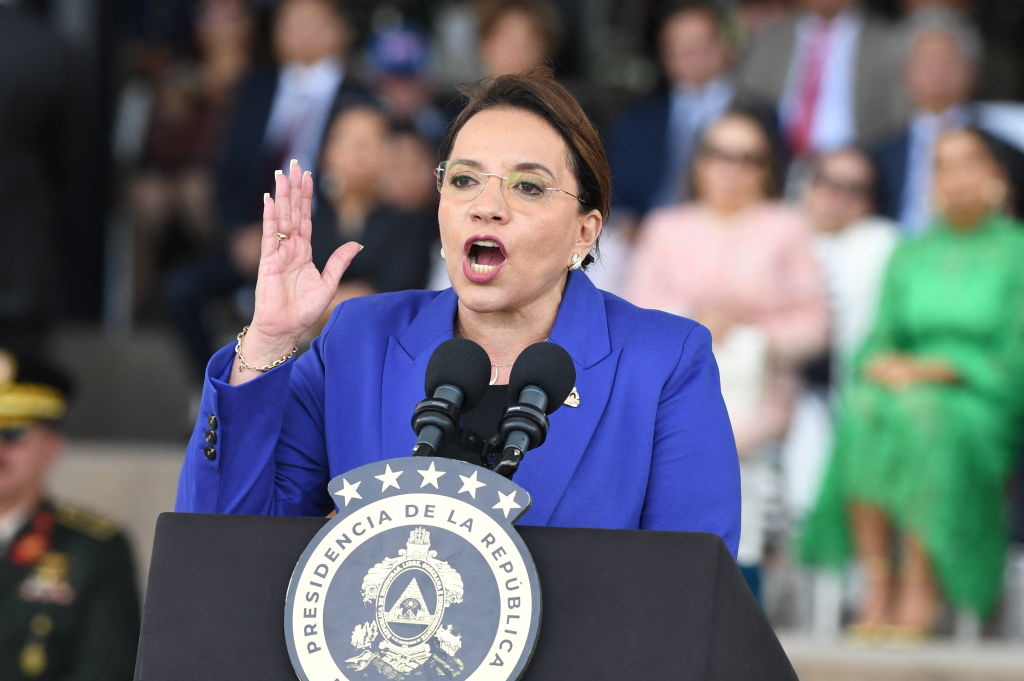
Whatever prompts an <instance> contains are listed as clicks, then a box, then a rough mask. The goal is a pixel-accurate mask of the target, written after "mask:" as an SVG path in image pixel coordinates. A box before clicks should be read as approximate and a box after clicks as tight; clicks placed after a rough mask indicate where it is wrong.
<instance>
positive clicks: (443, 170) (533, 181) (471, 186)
mask: <svg viewBox="0 0 1024 681" xmlns="http://www.w3.org/2000/svg"><path fill="white" fill-rule="evenodd" d="M434 176H435V177H436V178H437V191H438V192H440V193H441V195H442V196H444V197H446V198H449V199H454V200H455V201H472V200H473V199H475V198H476V197H478V196H480V194H482V193H483V191H484V187H485V186H486V185H487V178H489V177H496V178H498V181H499V183H500V185H499V187H500V190H501V191H502V195H503V196H504V197H505V200H506V201H508V202H509V203H512V204H514V205H517V206H519V207H520V208H524V209H530V208H538V207H541V206H546V205H547V204H549V203H551V197H552V196H553V195H554V193H555V192H560V193H562V194H566V195H568V196H571V197H572V198H574V199H576V200H577V201H579V202H580V203H582V202H583V201H582V199H580V197H578V196H576V195H575V194H573V193H571V192H567V191H565V190H564V189H558V188H557V187H552V186H551V182H549V181H548V180H547V179H546V178H544V177H543V176H541V175H538V174H536V173H529V172H512V173H509V174H508V175H499V174H497V173H485V172H482V171H481V170H480V169H479V168H477V167H475V166H472V165H469V164H467V163H452V162H451V161H443V162H442V163H441V165H439V166H437V167H436V168H434ZM506 185H507V186H508V187H509V190H508V191H507V192H506V191H505V187H506Z"/></svg>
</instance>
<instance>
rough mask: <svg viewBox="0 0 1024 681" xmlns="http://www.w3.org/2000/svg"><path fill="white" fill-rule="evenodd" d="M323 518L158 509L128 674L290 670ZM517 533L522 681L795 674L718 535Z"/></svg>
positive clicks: (282, 675)
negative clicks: (302, 580)
mask: <svg viewBox="0 0 1024 681" xmlns="http://www.w3.org/2000/svg"><path fill="white" fill-rule="evenodd" d="M325 522H326V520H325V519H321V518H276V517H260V516H226V515H200V514H177V513H164V514H163V515H161V516H160V519H159V521H158V522H157V530H156V541H155V544H154V547H153V561H152V567H151V568H150V573H149V586H148V589H147V594H146V603H145V608H144V612H143V621H142V637H141V640H140V643H139V657H138V663H137V666H136V671H135V679H136V681H224V680H226V679H245V680H246V681H286V680H287V679H294V678H295V673H294V672H293V671H292V668H291V664H290V662H289V660H288V653H287V651H286V649H285V641H284V599H285V589H286V587H287V584H288V580H289V577H290V576H291V572H292V568H293V567H294V566H295V562H296V560H297V558H298V557H299V555H300V554H301V553H302V551H303V549H304V548H305V547H306V544H307V543H308V542H309V541H310V539H311V538H312V537H313V535H314V534H316V532H317V531H318V530H319V529H320V528H321V527H322V526H323V524H324V523H325ZM519 529H520V533H521V535H522V536H523V539H524V540H525V541H526V544H527V545H528V546H529V548H530V552H531V553H532V554H533V558H534V561H535V562H536V565H537V571H538V573H539V575H540V581H541V588H542V592H543V619H542V622H541V630H540V638H539V642H538V644H537V650H536V652H535V654H534V657H533V660H532V662H531V663H530V666H529V667H528V669H527V671H526V673H525V675H524V676H523V679H525V680H526V681H556V680H557V681H571V680H574V679H580V680H586V681H601V680H604V679H608V680H615V681H622V680H624V679H628V680H629V681H640V680H642V679H651V680H655V679H657V680H658V681H667V680H679V681H691V680H692V681H698V680H700V681H707V680H711V679H716V680H717V679H721V680H726V679H729V680H732V679H735V680H736V681H741V680H742V681H754V680H756V679H772V680H775V679H795V678H796V674H795V673H794V671H793V668H792V667H791V666H790V664H789V661H788V659H787V658H786V655H785V653H784V652H783V650H782V647H781V646H780V645H779V642H778V639H777V638H776V637H775V634H774V633H773V632H772V629H771V627H770V626H769V625H768V622H767V621H766V619H765V617H764V615H763V614H762V612H761V610H760V608H759V607H758V605H757V603H756V601H755V600H754V598H753V596H752V595H751V593H750V591H749V590H748V589H747V587H746V584H745V583H744V582H743V579H742V576H741V575H740V573H739V570H738V569H737V568H736V564H735V563H734V562H733V560H732V557H731V556H730V555H729V552H728V551H727V550H726V548H725V546H724V545H723V544H722V541H721V540H720V539H719V538H718V537H717V536H715V535H709V534H693V533H677V532H648V531H612V530H583V529H562V528H544V527H521V528H519Z"/></svg>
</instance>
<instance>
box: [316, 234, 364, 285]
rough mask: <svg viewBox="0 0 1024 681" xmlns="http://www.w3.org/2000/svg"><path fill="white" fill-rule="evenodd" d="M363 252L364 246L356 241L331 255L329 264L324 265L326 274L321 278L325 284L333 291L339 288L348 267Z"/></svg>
mask: <svg viewBox="0 0 1024 681" xmlns="http://www.w3.org/2000/svg"><path fill="white" fill-rule="evenodd" d="M361 250H363V245H362V244H359V243H356V242H355V241H349V242H348V243H347V244H344V245H342V246H339V247H338V249H337V250H336V251H334V253H332V254H331V257H330V258H329V259H328V260H327V264H326V265H324V272H323V274H322V275H321V276H320V278H321V279H322V280H323V282H324V283H325V284H329V285H330V287H331V288H332V289H336V288H338V282H340V281H341V275H343V274H345V270H347V269H348V266H349V265H351V264H352V260H353V258H355V257H356V256H357V255H359V251H361Z"/></svg>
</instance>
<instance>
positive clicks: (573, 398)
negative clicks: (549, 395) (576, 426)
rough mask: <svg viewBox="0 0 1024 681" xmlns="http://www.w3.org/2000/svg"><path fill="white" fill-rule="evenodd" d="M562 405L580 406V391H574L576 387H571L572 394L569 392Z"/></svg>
mask: <svg viewBox="0 0 1024 681" xmlns="http://www.w3.org/2000/svg"><path fill="white" fill-rule="evenodd" d="M563 404H565V406H567V407H578V406H580V391H579V390H577V389H576V386H573V389H572V392H570V393H569V396H568V397H566V398H565V402H564V403H563Z"/></svg>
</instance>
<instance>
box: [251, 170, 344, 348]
mask: <svg viewBox="0 0 1024 681" xmlns="http://www.w3.org/2000/svg"><path fill="white" fill-rule="evenodd" d="M312 210H313V177H312V175H311V174H310V173H309V171H306V172H305V173H304V172H303V171H302V168H301V166H300V165H299V164H298V163H296V162H295V161H292V164H291V166H290V168H289V170H288V174H287V175H285V174H284V173H282V172H281V171H278V173H277V175H276V177H275V188H274V197H273V198H271V197H270V195H269V194H264V196H263V238H262V243H261V247H260V265H259V272H258V274H257V278H256V309H255V312H254V314H253V320H252V325H251V329H252V332H254V333H259V334H260V335H261V336H262V337H263V338H265V339H267V340H276V341H279V342H280V343H281V344H282V345H292V344H294V343H295V342H296V341H297V340H298V338H299V337H300V336H301V335H302V334H303V333H304V332H305V331H306V330H307V329H309V328H310V327H311V326H312V325H313V324H314V323H315V322H316V321H317V320H318V319H319V318H320V316H321V315H322V314H323V313H324V311H325V310H326V309H327V306H328V305H329V304H330V302H331V300H332V298H333V296H334V293H335V291H337V289H338V282H339V281H340V280H341V276H342V274H344V273H345V270H346V269H347V268H348V266H349V264H350V263H351V262H352V259H353V258H354V257H355V256H356V254H357V253H359V251H360V250H362V246H360V245H359V244H357V243H355V242H349V243H347V244H345V245H343V246H341V247H339V248H338V249H337V250H336V251H335V252H334V253H333V254H331V257H330V259H329V260H328V261H327V264H326V265H325V266H324V271H323V273H321V272H320V271H319V270H318V269H317V267H316V265H314V264H313V248H312V246H311V244H310V235H311V233H312V231H313V220H312Z"/></svg>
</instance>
